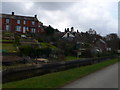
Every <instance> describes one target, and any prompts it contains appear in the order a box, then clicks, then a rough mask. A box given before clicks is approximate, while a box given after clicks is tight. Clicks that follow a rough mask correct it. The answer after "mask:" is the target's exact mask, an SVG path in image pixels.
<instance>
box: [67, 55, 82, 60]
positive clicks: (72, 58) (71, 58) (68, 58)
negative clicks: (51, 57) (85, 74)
mask: <svg viewBox="0 0 120 90" xmlns="http://www.w3.org/2000/svg"><path fill="white" fill-rule="evenodd" d="M77 59H80V58H78V57H74V56H66V57H65V61H70V60H77Z"/></svg>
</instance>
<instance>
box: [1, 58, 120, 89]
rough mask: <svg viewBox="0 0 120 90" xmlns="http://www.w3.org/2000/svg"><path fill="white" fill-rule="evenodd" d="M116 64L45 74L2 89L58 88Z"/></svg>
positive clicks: (105, 63)
mask: <svg viewBox="0 0 120 90" xmlns="http://www.w3.org/2000/svg"><path fill="white" fill-rule="evenodd" d="M119 61H120V59H119ZM116 62H118V59H112V60H107V61H104V62H101V63H97V64H93V65H89V66H82V67H79V68H74V69H70V70H66V71H61V72H56V73H51V74H46V75H43V76H37V77H33V78H29V79H25V80H21V81H15V82H10V83H6V84H3V89H4V88H58V87H61V86H62V85H65V84H67V83H69V82H71V81H73V80H76V79H78V78H81V77H83V76H85V75H88V74H90V73H92V72H95V71H97V70H100V69H102V68H104V67H106V66H109V65H111V64H114V63H116Z"/></svg>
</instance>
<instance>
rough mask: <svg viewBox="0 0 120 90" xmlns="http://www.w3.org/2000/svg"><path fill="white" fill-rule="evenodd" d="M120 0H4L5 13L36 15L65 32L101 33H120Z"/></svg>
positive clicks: (3, 9) (3, 10)
mask: <svg viewBox="0 0 120 90" xmlns="http://www.w3.org/2000/svg"><path fill="white" fill-rule="evenodd" d="M118 1H119V0H80V1H79V2H2V13H7V14H11V12H13V11H14V12H15V14H16V15H25V16H34V15H35V14H37V16H38V19H39V20H40V21H41V22H43V24H44V25H51V26H53V27H54V28H57V29H59V30H60V31H64V29H65V28H70V27H72V26H73V27H74V29H75V30H77V29H78V30H79V31H80V32H81V31H83V32H84V31H87V30H89V28H93V29H95V30H96V31H97V33H98V34H101V35H106V34H109V33H118Z"/></svg>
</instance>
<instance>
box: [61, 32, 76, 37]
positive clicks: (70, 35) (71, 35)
mask: <svg viewBox="0 0 120 90" xmlns="http://www.w3.org/2000/svg"><path fill="white" fill-rule="evenodd" d="M68 34H69V37H72V38H74V37H75V36H74V35H73V34H71V33H70V32H67V33H65V35H64V36H63V37H62V38H68Z"/></svg>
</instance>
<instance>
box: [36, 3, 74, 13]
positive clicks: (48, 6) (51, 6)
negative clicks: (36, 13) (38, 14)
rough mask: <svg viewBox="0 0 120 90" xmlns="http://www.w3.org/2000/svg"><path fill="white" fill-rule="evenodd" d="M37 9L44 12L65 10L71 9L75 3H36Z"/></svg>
mask: <svg viewBox="0 0 120 90" xmlns="http://www.w3.org/2000/svg"><path fill="white" fill-rule="evenodd" d="M34 4H35V6H36V8H38V7H39V8H41V9H43V10H50V11H56V10H65V9H67V8H70V7H71V6H72V5H73V4H74V3H72V2H35V3H34Z"/></svg>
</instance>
